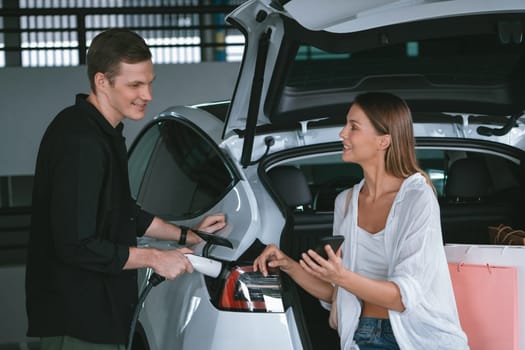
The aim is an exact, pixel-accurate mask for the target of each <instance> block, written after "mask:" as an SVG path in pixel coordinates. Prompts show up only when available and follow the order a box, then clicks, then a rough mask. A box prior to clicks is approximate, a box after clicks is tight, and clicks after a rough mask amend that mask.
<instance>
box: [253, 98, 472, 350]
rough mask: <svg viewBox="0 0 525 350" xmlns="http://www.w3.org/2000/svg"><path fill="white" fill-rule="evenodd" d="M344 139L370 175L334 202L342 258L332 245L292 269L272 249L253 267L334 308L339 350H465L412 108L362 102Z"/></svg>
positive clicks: (349, 155) (351, 158)
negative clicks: (275, 273)
mask: <svg viewBox="0 0 525 350" xmlns="http://www.w3.org/2000/svg"><path fill="white" fill-rule="evenodd" d="M339 135H340V136H341V138H342V140H343V141H342V143H343V155H342V158H343V161H345V162H353V163H357V164H359V165H360V166H361V167H362V168H363V174H364V179H363V180H362V181H361V182H360V183H359V184H357V185H355V186H354V187H353V188H351V189H349V190H346V191H343V192H342V193H341V194H339V195H338V197H337V198H336V201H335V210H334V234H341V235H344V236H345V241H344V243H343V246H342V247H341V248H340V249H339V250H338V251H337V253H336V252H334V251H333V250H332V249H331V248H330V246H328V245H327V246H326V247H325V249H326V251H327V253H328V259H323V258H322V257H321V256H319V255H318V254H316V253H315V252H314V251H313V250H309V251H308V252H305V253H303V255H302V259H301V260H300V261H299V262H296V261H294V260H292V259H291V258H290V257H288V256H287V255H285V254H284V253H283V252H282V251H281V250H279V249H278V248H277V247H276V246H275V245H269V246H268V247H267V248H266V249H265V250H264V251H263V253H261V255H260V256H259V257H258V258H257V259H256V260H255V262H254V268H255V269H256V270H260V271H261V272H262V273H263V274H266V273H267V266H270V267H279V268H280V269H281V270H282V271H284V272H286V273H287V274H289V275H290V277H291V278H293V279H294V280H295V281H296V282H297V283H298V284H299V285H300V286H302V287H303V288H304V289H305V290H307V291H308V292H309V293H311V294H312V295H314V296H316V297H317V298H319V299H321V300H323V301H328V302H331V301H333V302H334V303H333V305H332V308H333V310H332V311H333V312H334V313H336V317H335V321H334V322H333V323H334V326H336V327H337V329H338V331H339V335H340V337H341V348H342V349H361V350H365V349H417V350H420V349H426V350H428V349H451V350H452V349H454V350H458V349H468V345H467V338H466V336H465V333H464V332H463V331H462V330H461V327H460V324H459V318H458V313H457V309H456V303H455V299H454V294H453V290H452V284H451V280H450V275H449V272H448V266H447V261H446V257H445V252H444V249H443V241H442V236H441V225H440V216H439V205H438V202H437V198H436V196H435V192H434V189H433V186H432V184H431V182H430V180H429V179H428V177H427V175H426V174H425V173H424V172H423V171H422V170H421V169H419V167H418V165H417V161H416V155H415V148H414V136H413V126H412V116H411V113H410V110H409V108H408V106H407V105H406V103H405V102H404V101H403V100H402V99H400V98H399V97H397V96H394V95H392V94H389V93H380V92H374V93H365V94H362V95H359V96H357V97H356V99H355V101H354V103H353V104H352V107H351V108H350V110H349V112H348V115H347V118H346V125H345V127H344V128H343V130H341V132H340V134H339ZM335 311H336V312H335Z"/></svg>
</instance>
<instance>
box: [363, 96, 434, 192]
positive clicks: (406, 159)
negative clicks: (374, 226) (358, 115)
mask: <svg viewBox="0 0 525 350" xmlns="http://www.w3.org/2000/svg"><path fill="white" fill-rule="evenodd" d="M354 103H356V104H357V105H358V106H359V107H360V108H361V109H362V110H363V112H364V113H365V114H366V115H367V117H368V119H370V122H371V123H372V125H373V127H374V128H375V130H376V131H377V133H378V134H379V135H387V134H388V135H390V138H391V142H390V146H389V147H388V149H387V150H386V153H385V168H386V172H387V173H388V174H391V175H394V176H396V177H399V178H407V177H409V176H410V175H412V174H415V173H421V175H423V176H424V177H425V178H426V180H427V182H428V184H429V185H430V186H432V188H433V189H434V186H433V184H432V181H430V178H429V176H428V175H427V174H426V173H425V172H424V171H423V170H421V168H420V167H419V164H418V162H417V158H416V149H415V139H414V129H413V124H412V113H411V112H410V108H409V107H408V105H407V104H406V102H405V101H404V100H403V99H401V98H400V97H398V96H396V95H393V94H391V93H387V92H367V93H363V94H360V95H357V96H356V98H355V100H354ZM434 191H435V189H434Z"/></svg>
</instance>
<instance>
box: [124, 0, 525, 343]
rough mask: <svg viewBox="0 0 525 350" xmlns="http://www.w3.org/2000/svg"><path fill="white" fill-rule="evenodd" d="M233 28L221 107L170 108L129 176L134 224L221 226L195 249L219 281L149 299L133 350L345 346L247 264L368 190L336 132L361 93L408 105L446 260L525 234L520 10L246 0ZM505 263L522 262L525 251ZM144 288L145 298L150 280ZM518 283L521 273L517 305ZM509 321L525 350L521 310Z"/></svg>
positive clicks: (192, 280)
mask: <svg viewBox="0 0 525 350" xmlns="http://www.w3.org/2000/svg"><path fill="white" fill-rule="evenodd" d="M227 19H228V21H229V22H230V23H232V24H233V25H235V26H236V27H237V28H239V29H240V31H241V32H242V33H243V34H244V35H245V39H246V46H245V48H244V58H243V62H242V65H241V68H240V73H239V78H238V81H237V84H236V88H235V91H233V94H232V98H231V101H225V102H217V103H208V104H202V105H199V106H186V107H184V106H179V107H172V108H169V109H167V110H166V111H164V112H163V113H161V114H160V115H158V116H157V117H156V118H155V120H154V121H153V122H151V123H150V124H149V125H147V126H146V127H145V129H144V130H143V131H142V133H141V134H140V135H139V137H138V138H137V140H136V142H135V143H134V145H133V147H132V149H131V153H130V159H129V166H130V180H131V181H130V183H131V187H132V193H133V194H134V195H135V196H136V198H137V200H138V202H139V203H140V204H141V205H142V206H143V207H144V208H145V209H147V210H149V211H151V212H152V213H154V214H156V215H159V216H161V217H163V218H165V219H168V220H170V221H173V222H176V223H179V224H185V225H190V226H191V225H192V224H195V223H196V222H198V221H199V220H200V219H202V217H203V216H204V215H206V214H209V213H216V212H222V213H226V215H227V220H228V225H227V227H226V228H225V229H223V230H221V231H220V232H218V233H217V236H218V237H220V238H224V239H225V240H227V242H230V243H231V247H228V246H227V245H228V243H225V242H224V241H217V242H213V241H210V242H207V243H202V244H200V245H199V246H197V247H193V248H195V252H196V254H198V255H203V256H207V257H209V258H211V259H214V260H216V261H219V262H221V263H222V266H223V269H222V273H221V274H220V275H219V276H217V277H209V276H205V275H203V274H201V273H199V272H194V273H192V274H186V275H184V276H182V277H180V278H177V279H176V280H174V281H170V282H164V283H161V284H159V285H158V286H157V287H155V288H153V289H151V293H150V294H149V295H148V297H147V298H146V300H145V302H144V304H143V306H144V307H143V309H142V310H141V313H140V318H139V322H138V324H137V327H136V336H135V338H134V343H133V344H134V348H135V349H155V350H166V349H177V350H184V349H186V350H190V349H191V350H200V349H211V350H226V349H227V350H234V349H238V350H241V349H243V350H244V349H250V350H259V349H260V350H268V349H275V350H277V349H278V350H286V349H323V350H326V349H338V348H339V341H338V336H337V333H336V332H335V331H333V330H331V329H329V327H328V322H327V317H328V316H327V311H326V310H324V309H323V308H322V307H321V306H320V304H319V302H318V301H317V300H314V299H313V298H311V297H309V296H308V295H307V294H306V293H305V292H304V291H303V290H301V289H300V288H299V287H298V286H296V285H295V284H294V283H293V282H292V281H291V280H290V279H289V278H287V276H286V275H284V274H279V272H275V273H274V274H272V275H271V276H270V277H268V278H263V277H262V276H261V275H260V274H258V273H253V272H252V271H251V270H250V266H251V264H252V261H253V259H254V257H255V256H257V255H258V253H259V252H260V251H261V250H262V249H263V248H264V245H265V244H269V243H276V244H278V245H280V247H281V248H282V249H283V250H285V251H286V252H287V253H288V254H290V255H292V256H295V257H297V256H298V254H300V253H301V252H302V251H304V250H306V249H307V248H309V247H313V246H314V245H315V244H316V242H317V240H318V238H319V237H321V236H326V235H331V234H332V212H333V200H334V198H335V196H336V195H337V193H339V191H341V190H343V189H344V188H347V187H350V186H352V185H353V184H354V183H356V182H357V181H359V180H360V179H361V176H362V174H361V169H360V168H359V167H358V166H357V165H355V164H348V163H343V162H342V161H341V156H340V154H341V147H342V146H341V142H340V139H339V137H338V133H339V131H340V130H341V128H342V126H343V123H344V118H345V115H346V112H347V110H348V108H349V106H350V105H351V103H352V101H353V98H354V96H355V95H356V94H358V93H361V92H364V91H388V92H391V93H394V94H397V95H399V96H401V97H402V98H404V99H405V100H406V101H407V102H408V104H409V106H410V107H411V109H412V112H413V119H414V128H415V134H416V137H417V140H416V141H417V155H418V159H419V162H420V166H421V167H422V168H423V169H424V170H426V171H427V172H428V173H429V175H430V176H431V178H432V180H433V182H434V184H435V186H436V189H437V191H438V195H439V200H440V204H441V214H442V226H443V239H444V244H446V245H447V247H449V248H447V249H450V252H448V254H449V256H450V261H451V262H454V261H455V262H457V261H459V260H461V259H464V257H462V254H463V253H465V249H466V248H469V247H475V248H476V247H477V248H479V247H482V248H483V247H500V245H495V244H494V243H498V242H496V241H495V238H494V235H492V236H491V235H490V234H489V232H488V230H489V229H488V228H489V227H493V226H496V225H499V224H506V225H508V226H511V227H515V228H519V227H521V228H523V227H524V226H525V220H524V215H523V212H524V209H525V205H524V202H525V196H524V188H525V187H524V180H525V166H524V161H525V152H524V148H525V138H524V132H525V124H524V122H525V117H524V110H525V109H524V108H525V44H524V38H523V32H524V29H525V1H523V0H514V1H511V0H498V1H479V0H449V1H435V0H434V1H430V0H429V1H423V0H421V1H386V0H383V1H381V0H376V1H372V0H365V1H349V0H331V1H316V0H291V1H270V0H252V1H247V2H246V3H244V4H243V5H241V6H240V7H239V8H238V9H236V10H235V11H234V12H233V13H231V14H230V15H229V16H228V18H227ZM139 243H140V244H141V245H151V246H157V247H162V248H165V249H170V248H173V247H176V246H177V245H176V242H158V241H152V240H141V241H140V242H139ZM500 243H501V242H500ZM458 247H459V248H458ZM465 247H466V248H465ZM458 249H460V250H461V251H458ZM508 249H511V250H512V249H517V250H516V251H517V254H518V255H517V256H518V257H521V258H522V261H525V259H523V258H525V255H524V254H525V250H523V249H521V250H520V249H519V246H514V245H513V246H509V247H508ZM484 254H485V253H479V255H476V256H477V257H478V258H480V257H481V258H482V257H484V256H485V255H484ZM496 255H497V254H496ZM472 256H473V255H470V257H471V258H472ZM476 256H474V258H472V259H471V260H469V261H474V260H476V259H475V258H476ZM481 258H480V259H481ZM481 260H482V259H481ZM481 260H480V261H481ZM142 272H143V273H142V274H141V280H140V285H139V287H140V289H143V288H145V286H146V284H147V282H148V279H147V278H148V276H149V274H150V273H151V271H142ZM524 285H525V280H524V279H523V277H521V274H520V275H519V288H521V293H520V294H521V295H525V289H524V288H525V287H524ZM518 310H519V315H520V316H521V319H522V325H521V326H519V327H521V328H519V329H518V331H519V334H518V341H519V344H520V345H519V346H520V348H521V349H525V328H524V327H525V302H520V306H519V309H518ZM471 346H472V344H471Z"/></svg>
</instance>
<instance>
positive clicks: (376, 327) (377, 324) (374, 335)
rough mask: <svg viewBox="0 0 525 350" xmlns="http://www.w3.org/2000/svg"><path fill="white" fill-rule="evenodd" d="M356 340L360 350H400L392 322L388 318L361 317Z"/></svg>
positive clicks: (355, 334) (355, 335) (355, 336)
mask: <svg viewBox="0 0 525 350" xmlns="http://www.w3.org/2000/svg"><path fill="white" fill-rule="evenodd" d="M354 340H355V342H356V343H357V345H359V349H360V350H373V349H385V350H399V346H398V345H397V341H396V338H395V337H394V332H393V331H392V326H391V325H390V320H388V319H387V318H372V317H361V318H360V319H359V325H358V326H357V330H356V331H355V333H354Z"/></svg>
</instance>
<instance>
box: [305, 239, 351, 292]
mask: <svg viewBox="0 0 525 350" xmlns="http://www.w3.org/2000/svg"><path fill="white" fill-rule="evenodd" d="M325 250H326V252H327V254H328V259H324V258H323V257H322V256H320V255H319V254H317V253H316V252H315V251H314V250H312V249H309V250H308V251H307V252H306V253H303V254H302V255H301V260H299V264H300V265H301V267H302V268H303V269H304V270H305V271H306V272H308V273H309V274H311V275H313V276H315V277H317V278H319V279H321V280H323V281H325V282H328V283H332V284H334V285H337V284H338V283H337V281H339V280H340V277H341V276H342V274H343V271H344V267H343V260H342V259H341V250H342V247H339V249H338V250H337V253H335V252H334V250H333V249H332V247H331V246H330V245H328V244H327V245H326V246H325Z"/></svg>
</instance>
